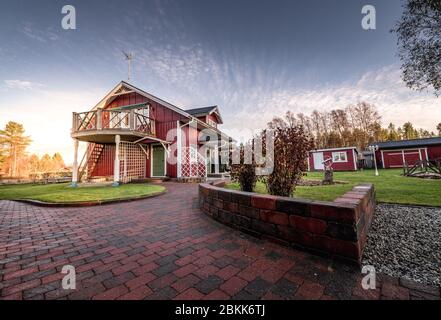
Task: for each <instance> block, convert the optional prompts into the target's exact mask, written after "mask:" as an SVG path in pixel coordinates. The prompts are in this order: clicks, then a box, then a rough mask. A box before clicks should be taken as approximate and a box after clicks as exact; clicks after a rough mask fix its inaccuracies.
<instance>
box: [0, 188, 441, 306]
mask: <svg viewBox="0 0 441 320" xmlns="http://www.w3.org/2000/svg"><path fill="white" fill-rule="evenodd" d="M165 186H166V188H167V189H168V190H169V192H168V193H167V194H165V195H162V196H160V197H157V198H152V199H147V200H140V201H135V202H129V203H121V204H115V205H107V206H102V207H89V208H65V209H64V208H63V209H60V208H41V207H35V206H31V205H26V204H21V203H17V202H12V201H0V280H1V283H0V290H1V291H0V298H1V299H231V298H232V299H380V298H382V299H440V289H439V288H434V287H428V286H423V285H418V284H416V283H414V282H411V281H405V280H403V279H394V278H391V277H387V276H379V279H378V281H377V287H378V289H377V290H371V291H365V290H362V289H361V285H360V282H361V277H362V275H361V274H360V273H359V271H358V270H357V268H354V267H350V266H348V265H345V264H342V263H339V262H335V261H331V260H328V259H325V258H321V257H317V256H314V255H311V254H308V253H305V252H301V251H297V250H293V249H289V248H286V247H282V246H279V245H277V244H274V243H270V242H267V241H262V240H258V239H255V238H252V237H250V236H247V235H244V234H241V233H239V232H237V231H234V230H232V229H229V228H227V227H225V226H223V225H221V224H218V223H217V222H215V221H213V220H211V219H210V218H208V217H206V216H205V215H204V214H202V213H201V211H200V210H199V209H198V201H197V185H195V184H193V185H189V184H175V183H166V184H165ZM66 264H70V265H74V266H75V267H76V272H77V289H76V290H70V291H69V290H63V289H61V279H62V277H63V276H64V275H63V274H61V272H60V271H61V268H62V266H63V265H66Z"/></svg>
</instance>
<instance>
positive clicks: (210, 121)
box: [207, 119, 217, 128]
mask: <svg viewBox="0 0 441 320" xmlns="http://www.w3.org/2000/svg"><path fill="white" fill-rule="evenodd" d="M207 123H208V124H209V125H210V126H212V127H214V128H216V126H217V123H216V122H215V121H213V120H211V119H208V121H207Z"/></svg>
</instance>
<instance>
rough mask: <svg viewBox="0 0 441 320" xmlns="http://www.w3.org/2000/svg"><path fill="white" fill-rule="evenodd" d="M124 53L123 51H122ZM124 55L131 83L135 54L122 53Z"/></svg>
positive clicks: (128, 79) (128, 78)
mask: <svg viewBox="0 0 441 320" xmlns="http://www.w3.org/2000/svg"><path fill="white" fill-rule="evenodd" d="M121 51H122V50H121ZM122 53H123V54H124V57H125V58H126V60H127V64H128V76H127V81H130V75H131V72H132V60H133V54H132V53H131V52H125V51H122Z"/></svg>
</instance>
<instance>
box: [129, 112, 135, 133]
mask: <svg viewBox="0 0 441 320" xmlns="http://www.w3.org/2000/svg"><path fill="white" fill-rule="evenodd" d="M129 126H130V130H132V131H133V130H135V110H133V109H132V110H130V113H129Z"/></svg>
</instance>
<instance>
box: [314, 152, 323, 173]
mask: <svg viewBox="0 0 441 320" xmlns="http://www.w3.org/2000/svg"><path fill="white" fill-rule="evenodd" d="M313 157H314V170H324V169H325V165H324V164H323V152H315V153H313Z"/></svg>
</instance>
